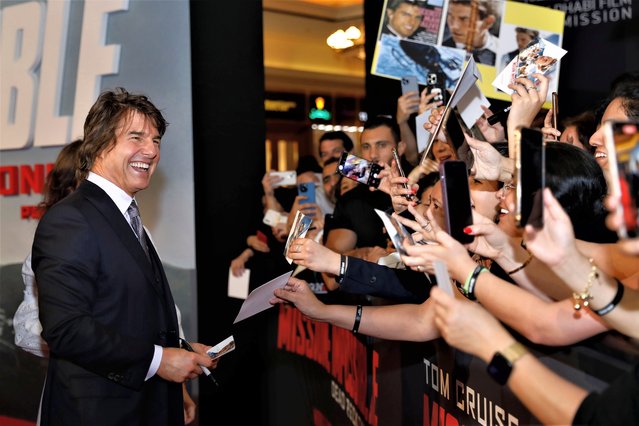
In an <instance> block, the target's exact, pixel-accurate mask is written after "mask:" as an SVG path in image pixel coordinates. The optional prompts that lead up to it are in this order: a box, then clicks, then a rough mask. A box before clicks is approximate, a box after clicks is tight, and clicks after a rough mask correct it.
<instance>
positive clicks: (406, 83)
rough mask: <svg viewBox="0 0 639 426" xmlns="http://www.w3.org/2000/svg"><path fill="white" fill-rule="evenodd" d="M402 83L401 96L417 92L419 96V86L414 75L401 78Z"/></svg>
mask: <svg viewBox="0 0 639 426" xmlns="http://www.w3.org/2000/svg"><path fill="white" fill-rule="evenodd" d="M401 83H402V95H405V94H406V93H410V92H417V94H418V95H419V85H418V84H417V77H415V76H414V75H407V76H404V77H402V78H401Z"/></svg>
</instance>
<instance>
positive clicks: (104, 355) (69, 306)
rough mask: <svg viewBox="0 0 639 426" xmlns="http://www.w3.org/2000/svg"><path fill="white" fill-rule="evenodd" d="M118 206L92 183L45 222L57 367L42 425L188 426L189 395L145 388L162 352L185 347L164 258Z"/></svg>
mask: <svg viewBox="0 0 639 426" xmlns="http://www.w3.org/2000/svg"><path fill="white" fill-rule="evenodd" d="M149 251H150V261H149V259H147V258H146V256H145V254H144V251H143V249H142V247H141V245H140V243H139V241H138V240H137V238H136V236H135V234H134V233H133V231H132V229H131V227H130V226H129V224H128V222H127V221H126V219H125V218H124V216H123V215H122V213H121V212H120V211H119V210H118V209H117V207H116V205H115V203H113V201H112V200H111V198H109V196H108V195H107V194H106V193H105V192H104V191H103V190H102V189H101V188H100V187H98V186H97V185H95V184H93V183H91V182H89V181H84V182H83V183H82V184H81V185H80V187H79V188H78V189H77V190H76V191H75V192H74V193H73V194H71V195H70V196H68V197H67V198H66V199H64V200H63V201H61V202H60V203H58V204H56V205H55V206H54V207H52V208H51V209H50V210H49V211H48V212H47V213H46V214H45V215H44V216H43V218H42V219H41V221H40V223H39V225H38V228H37V230H36V235H35V239H34V243H33V260H32V262H33V270H34V272H35V276H36V281H37V283H38V290H39V303H40V321H41V322H42V326H43V332H42V335H43V337H44V339H45V340H46V341H47V343H48V344H49V349H50V354H51V358H50V362H49V368H48V372H47V378H46V382H45V389H44V394H43V400H42V424H43V425H47V424H56V425H57V424H60V425H62V424H64V425H118V426H120V425H142V424H153V425H165V424H171V425H173V424H183V422H184V421H183V411H182V410H183V409H182V404H183V403H182V393H181V387H180V385H179V384H176V383H169V382H167V381H165V380H163V379H161V378H160V377H159V376H157V375H156V376H154V377H152V378H151V379H150V380H148V381H145V380H144V378H145V376H146V374H147V371H148V369H149V366H150V363H151V360H152V358H153V353H154V346H153V345H154V344H157V345H161V346H177V329H178V325H177V317H176V312H175V305H174V302H173V298H172V296H171V291H170V289H169V285H168V282H167V279H166V276H165V274H164V270H163V268H162V264H161V262H160V259H159V257H158V255H157V253H156V252H155V249H154V248H153V246H152V244H150V242H149Z"/></svg>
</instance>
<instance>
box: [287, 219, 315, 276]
mask: <svg viewBox="0 0 639 426" xmlns="http://www.w3.org/2000/svg"><path fill="white" fill-rule="evenodd" d="M311 223H313V218H311V217H309V216H306V215H305V214H304V213H302V212H301V211H300V210H298V211H297V213H296V214H295V220H293V226H292V227H291V232H289V234H288V239H287V240H286V246H284V256H285V257H286V261H287V262H288V263H289V264H291V263H293V259H291V258H290V257H288V256H286V253H288V248H289V246H290V245H291V242H292V241H293V240H295V239H297V238H304V237H305V236H306V233H307V232H308V228H310V227H311Z"/></svg>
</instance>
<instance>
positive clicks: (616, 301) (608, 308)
mask: <svg viewBox="0 0 639 426" xmlns="http://www.w3.org/2000/svg"><path fill="white" fill-rule="evenodd" d="M615 281H617V293H616V294H615V297H614V298H613V299H612V302H610V303H608V304H607V305H606V306H604V307H603V308H601V309H597V310H593V312H594V313H596V314H597V315H599V316H602V315H606V314H607V313H609V312H610V311H612V310H613V309H615V307H616V306H617V305H618V304H619V302H621V299H622V298H623V290H624V286H623V284H622V283H621V282H619V280H617V279H616V280H615Z"/></svg>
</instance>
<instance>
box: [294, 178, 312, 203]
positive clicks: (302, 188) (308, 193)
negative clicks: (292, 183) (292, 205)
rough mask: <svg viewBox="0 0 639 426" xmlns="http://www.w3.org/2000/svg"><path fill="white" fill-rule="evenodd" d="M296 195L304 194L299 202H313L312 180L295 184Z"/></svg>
mask: <svg viewBox="0 0 639 426" xmlns="http://www.w3.org/2000/svg"><path fill="white" fill-rule="evenodd" d="M297 195H304V196H305V197H306V199H305V200H300V204H306V203H314V202H315V184H314V183H313V182H306V183H300V184H299V185H297Z"/></svg>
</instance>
